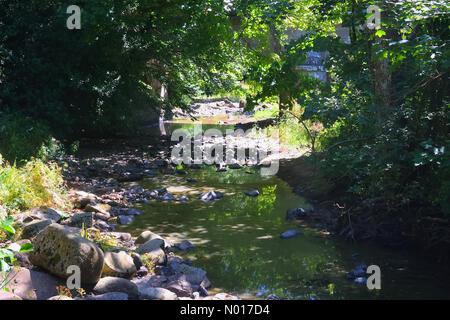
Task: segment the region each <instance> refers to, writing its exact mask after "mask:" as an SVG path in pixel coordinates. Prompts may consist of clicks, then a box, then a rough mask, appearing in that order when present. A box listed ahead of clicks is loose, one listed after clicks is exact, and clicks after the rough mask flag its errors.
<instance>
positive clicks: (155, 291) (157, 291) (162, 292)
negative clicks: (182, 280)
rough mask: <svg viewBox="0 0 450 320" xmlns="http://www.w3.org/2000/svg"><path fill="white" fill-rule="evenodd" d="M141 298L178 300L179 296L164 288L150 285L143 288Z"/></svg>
mask: <svg viewBox="0 0 450 320" xmlns="http://www.w3.org/2000/svg"><path fill="white" fill-rule="evenodd" d="M139 293H140V298H141V299H146V300H178V296H177V295H176V294H175V293H173V292H171V291H169V290H167V289H164V288H152V287H148V288H145V289H142V290H141V291H140V292H139Z"/></svg>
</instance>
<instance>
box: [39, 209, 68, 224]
mask: <svg viewBox="0 0 450 320" xmlns="http://www.w3.org/2000/svg"><path fill="white" fill-rule="evenodd" d="M32 216H33V217H36V218H37V219H39V220H52V221H53V222H60V221H61V220H62V219H63V218H64V217H65V216H66V215H65V214H63V213H61V212H59V211H58V210H55V209H51V208H50V209H47V210H42V209H39V210H37V211H35V212H33V213H32Z"/></svg>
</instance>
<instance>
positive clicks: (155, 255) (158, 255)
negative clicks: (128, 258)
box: [136, 239, 167, 264]
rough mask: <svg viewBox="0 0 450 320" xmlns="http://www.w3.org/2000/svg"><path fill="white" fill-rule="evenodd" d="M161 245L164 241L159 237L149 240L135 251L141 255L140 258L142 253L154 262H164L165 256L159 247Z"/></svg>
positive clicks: (165, 260)
mask: <svg viewBox="0 0 450 320" xmlns="http://www.w3.org/2000/svg"><path fill="white" fill-rule="evenodd" d="M162 245H164V242H163V241H161V240H159V239H154V240H150V241H148V242H146V243H144V244H143V245H141V246H140V247H139V248H137V249H136V252H137V253H139V254H140V255H141V258H142V256H143V255H145V256H146V258H150V260H151V261H152V262H153V263H154V264H165V263H166V262H167V256H166V253H165V252H164V250H163V249H162V248H161V246H162Z"/></svg>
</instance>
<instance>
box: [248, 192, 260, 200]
mask: <svg viewBox="0 0 450 320" xmlns="http://www.w3.org/2000/svg"><path fill="white" fill-rule="evenodd" d="M245 194H246V195H247V196H249V197H254V198H256V197H258V196H259V194H260V193H259V191H258V190H250V191H247V192H245Z"/></svg>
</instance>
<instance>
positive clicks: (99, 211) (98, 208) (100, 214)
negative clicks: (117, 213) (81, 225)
mask: <svg viewBox="0 0 450 320" xmlns="http://www.w3.org/2000/svg"><path fill="white" fill-rule="evenodd" d="M85 210H86V211H87V212H93V213H94V216H95V217H96V218H97V219H101V220H104V221H108V220H109V219H110V218H111V214H110V211H111V206H110V205H108V204H88V205H87V206H86V208H85Z"/></svg>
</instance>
